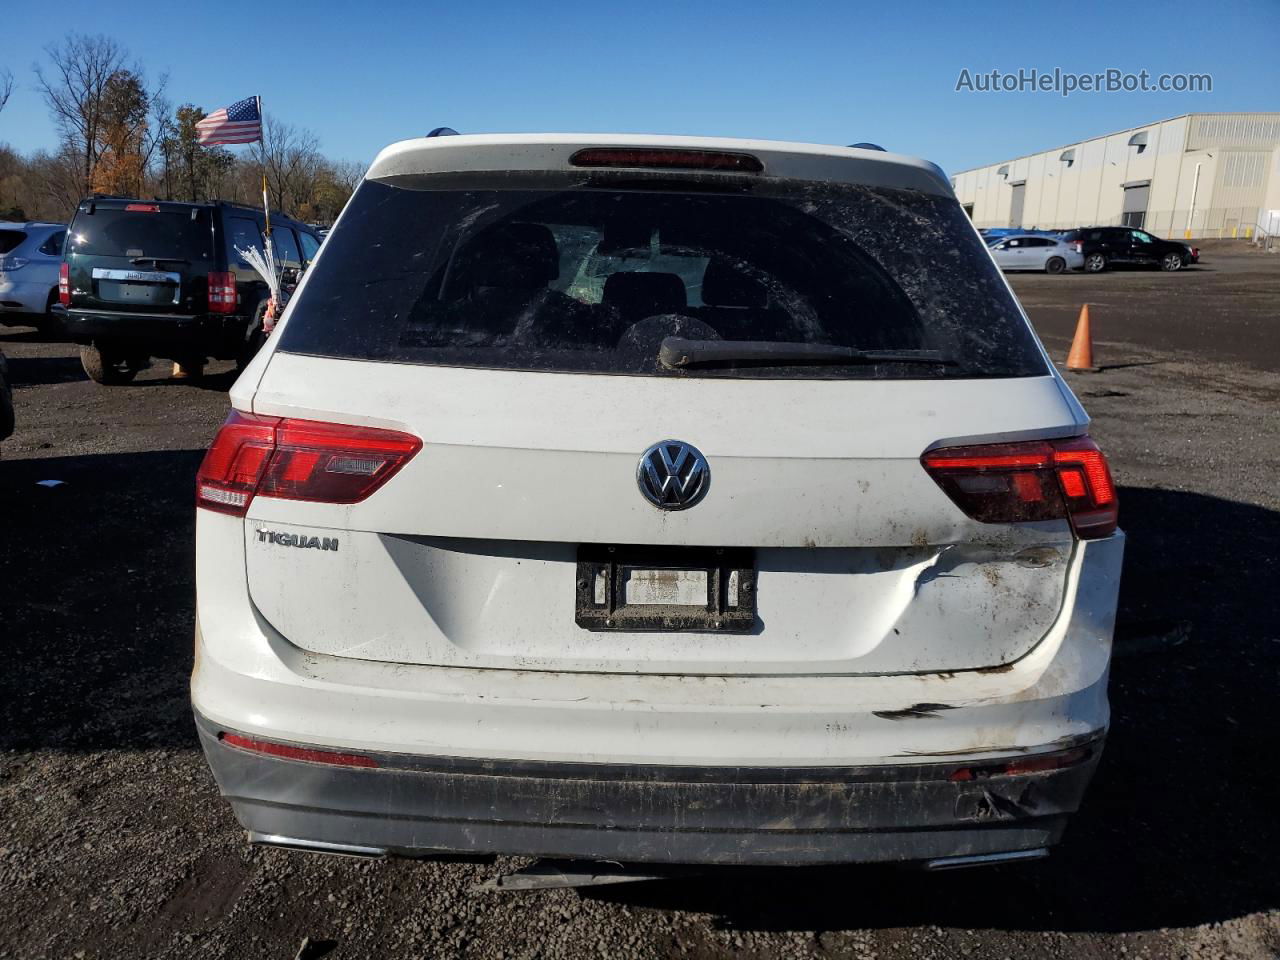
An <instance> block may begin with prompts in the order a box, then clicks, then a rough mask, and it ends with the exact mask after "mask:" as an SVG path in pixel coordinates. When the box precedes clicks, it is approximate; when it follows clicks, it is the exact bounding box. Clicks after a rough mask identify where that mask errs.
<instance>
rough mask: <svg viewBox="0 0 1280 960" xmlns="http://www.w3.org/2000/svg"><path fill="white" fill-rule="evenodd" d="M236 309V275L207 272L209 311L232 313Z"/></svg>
mask: <svg viewBox="0 0 1280 960" xmlns="http://www.w3.org/2000/svg"><path fill="white" fill-rule="evenodd" d="M235 309H236V275H235V274H234V273H211V274H209V312H210V313H234V312H235Z"/></svg>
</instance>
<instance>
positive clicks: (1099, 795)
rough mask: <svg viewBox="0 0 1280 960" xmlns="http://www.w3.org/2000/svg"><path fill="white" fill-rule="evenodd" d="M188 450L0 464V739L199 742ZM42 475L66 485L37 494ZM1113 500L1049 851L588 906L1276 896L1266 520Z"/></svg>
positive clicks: (854, 907) (849, 918)
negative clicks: (1096, 694)
mask: <svg viewBox="0 0 1280 960" xmlns="http://www.w3.org/2000/svg"><path fill="white" fill-rule="evenodd" d="M200 458H201V451H198V450H183V451H178V452H153V453H141V454H128V455H98V456H85V457H66V458H53V459H42V460H17V461H6V460H0V502H3V503H4V504H5V505H6V508H7V509H6V518H5V520H4V539H3V544H4V548H3V550H0V625H3V641H2V644H3V650H4V654H5V656H6V669H5V670H3V671H0V749H8V750H54V751H91V750H103V749H114V748H147V747H189V748H194V747H195V746H196V740H195V736H194V732H193V730H192V724H191V719H190V712H189V707H188V703H187V690H186V684H187V676H188V674H189V671H190V667H191V637H192V597H193V592H194V582H193V580H194V576H193V543H192V537H193V528H194V523H193V520H194V518H193V513H194V511H193V507H192V486H193V479H194V474H195V470H196V468H197V466H198V465H199V462H200ZM50 477H56V478H58V479H61V480H64V481H66V484H65V486H62V487H58V488H56V489H53V490H47V489H44V488H41V487H38V486H36V481H38V480H42V479H46V478H50ZM1121 503H1122V507H1121V516H1122V519H1123V522H1124V526H1125V528H1126V530H1127V532H1128V534H1129V544H1128V552H1127V556H1126V566H1125V574H1124V577H1125V579H1124V583H1123V587H1122V599H1121V614H1120V621H1121V622H1120V627H1119V629H1118V636H1117V659H1116V661H1115V665H1114V669H1113V682H1112V700H1113V708H1114V713H1113V718H1112V733H1111V737H1110V740H1109V743H1108V746H1107V750H1106V754H1105V756H1104V758H1103V763H1102V767H1101V769H1100V772H1099V775H1098V777H1097V780H1096V781H1095V783H1094V786H1093V788H1092V790H1091V792H1090V794H1089V796H1088V798H1087V800H1086V807H1085V809H1084V811H1083V812H1082V813H1081V815H1080V816H1079V817H1078V818H1077V821H1076V823H1075V824H1074V825H1073V827H1072V828H1071V829H1070V830H1069V832H1068V835H1067V839H1066V841H1065V843H1064V844H1063V846H1062V847H1061V848H1060V849H1059V850H1058V851H1057V852H1056V853H1055V855H1054V856H1053V857H1052V858H1051V859H1050V860H1049V861H1047V862H1045V863H1043V864H1037V865H1029V866H1023V867H1007V868H999V869H991V870H987V871H983V872H974V873H968V874H966V873H948V874H939V875H923V874H919V873H911V872H899V871H896V870H884V869H865V868H864V869H824V870H811V871H776V870H775V871H724V870H721V871H717V872H713V873H711V874H707V875H702V876H699V877H696V878H690V879H685V880H678V881H668V882H665V883H662V884H644V885H636V886H625V887H616V888H612V889H610V890H608V891H605V892H599V893H593V894H590V896H593V897H598V898H601V899H607V900H611V901H617V902H622V903H629V904H635V905H640V906H647V907H657V908H674V909H682V910H691V911H700V912H708V913H711V914H714V915H716V916H717V917H718V918H719V922H720V923H722V924H723V925H725V926H728V927H735V928H750V929H769V930H787V929H792V930H814V929H817V930H842V929H853V928H862V927H876V928H881V927H896V926H911V925H917V924H938V925H948V926H949V925H954V926H959V927H966V928H972V927H978V928H981V927H990V928H1001V929H1029V930H1046V931H1054V930H1062V931H1077V930H1091V931H1117V930H1147V929H1152V928H1160V927H1182V926H1187V925H1193V924H1200V923H1206V922H1211V921H1222V920H1227V919H1230V918H1233V917H1238V916H1241V915H1244V914H1247V913H1250V912H1253V911H1258V910H1263V909H1269V908H1274V907H1276V906H1277V902H1278V900H1280V871H1278V870H1277V865H1276V858H1275V856H1274V854H1275V851H1276V850H1277V849H1280V830H1278V828H1277V818H1276V815H1275V812H1276V797H1277V795H1280V790H1278V788H1280V778H1278V777H1277V773H1276V765H1275V761H1274V746H1275V731H1276V721H1275V697H1276V683H1275V680H1276V676H1277V668H1278V667H1280V628H1277V625H1276V622H1275V618H1274V610H1275V599H1274V598H1275V584H1276V581H1277V573H1278V572H1280V571H1278V570H1277V565H1278V563H1280V561H1278V559H1277V558H1280V513H1277V512H1275V511H1271V510H1266V509H1262V508H1259V507H1256V506H1250V505H1247V504H1241V503H1234V502H1230V501H1227V500H1221V499H1217V498H1214V497H1207V496H1201V495H1197V494H1192V493H1183V492H1176V491H1168V490H1155V489H1138V488H1125V489H1123V490H1122V492H1121ZM156 802H157V803H159V804H163V803H164V802H165V801H164V800H163V797H158V798H157V801H156Z"/></svg>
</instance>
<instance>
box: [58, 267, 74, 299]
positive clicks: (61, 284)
mask: <svg viewBox="0 0 1280 960" xmlns="http://www.w3.org/2000/svg"><path fill="white" fill-rule="evenodd" d="M58 302H59V303H60V304H62V305H63V306H64V307H65V306H67V305H68V304H69V303H71V264H69V263H67V262H66V261H65V260H64V261H62V265H61V266H60V267H58Z"/></svg>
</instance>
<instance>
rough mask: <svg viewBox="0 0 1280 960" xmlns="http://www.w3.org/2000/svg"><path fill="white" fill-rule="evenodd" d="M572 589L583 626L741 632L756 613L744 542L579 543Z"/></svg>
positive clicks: (752, 575) (748, 553) (752, 576)
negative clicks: (669, 544) (687, 544)
mask: <svg viewBox="0 0 1280 960" xmlns="http://www.w3.org/2000/svg"><path fill="white" fill-rule="evenodd" d="M575 590H576V602H575V610H576V621H577V624H578V626H580V627H583V628H585V629H587V630H601V631H608V630H622V631H628V632H635V631H659V632H661V631H666V632H677V631H697V632H705V631H713V632H722V631H727V632H733V631H738V632H743V631H747V630H750V629H751V627H752V626H754V624H755V621H756V569H755V555H754V553H753V552H752V551H751V550H748V549H742V548H730V547H725V548H717V547H651V546H623V545H608V544H583V545H582V546H580V547H579V548H578V575H577V583H576V585H575Z"/></svg>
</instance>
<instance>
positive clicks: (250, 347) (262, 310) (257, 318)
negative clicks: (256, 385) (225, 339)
mask: <svg viewBox="0 0 1280 960" xmlns="http://www.w3.org/2000/svg"><path fill="white" fill-rule="evenodd" d="M266 315H267V301H265V300H263V301H262V302H261V303H260V304H258V309H257V310H255V311H254V312H253V320H252V321H251V322H250V324H249V329H248V330H247V331H245V335H244V343H243V344H242V345H241V347H240V352H239V353H238V354H236V373H244V368H245V367H247V366H248V365H249V361H250V360H252V359H253V358H254V357H255V356H257V354H258V351H259V350H261V349H262V345H263V344H264V343H266V342H267V335H266V334H265V333H264V332H263V331H262V321H263V319H264V318H265V317H266Z"/></svg>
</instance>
